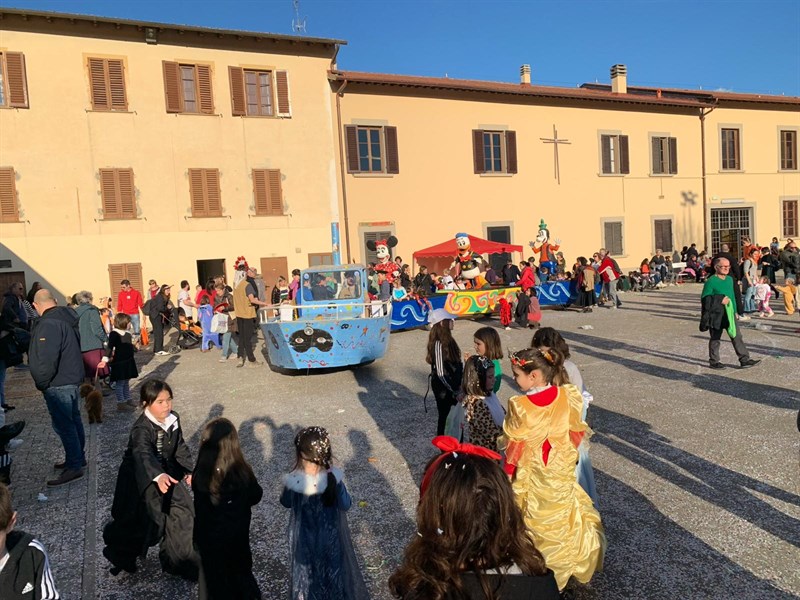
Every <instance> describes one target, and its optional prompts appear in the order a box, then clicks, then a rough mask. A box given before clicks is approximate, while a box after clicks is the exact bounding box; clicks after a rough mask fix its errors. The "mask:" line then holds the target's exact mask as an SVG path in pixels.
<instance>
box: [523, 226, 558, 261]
mask: <svg viewBox="0 0 800 600" xmlns="http://www.w3.org/2000/svg"><path fill="white" fill-rule="evenodd" d="M560 244H561V240H556V243H555V244H551V243H550V230H549V229H548V228H547V223H545V222H544V219H541V220H540V221H539V231H538V232H537V234H536V241H534V242H530V243H529V246H530V247H531V249H532V250H533V253H534V254H539V269H540V272H541V269H542V268H545V267H546V268H547V269H548V270H549V271H550V274H551V275H552V274H554V273H555V272H556V267H557V266H558V264H557V262H556V251H557V250H558V249H559V248H560V247H561V246H560Z"/></svg>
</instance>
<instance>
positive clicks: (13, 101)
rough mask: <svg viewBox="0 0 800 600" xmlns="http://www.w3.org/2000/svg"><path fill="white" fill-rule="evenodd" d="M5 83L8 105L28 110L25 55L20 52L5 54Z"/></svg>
mask: <svg viewBox="0 0 800 600" xmlns="http://www.w3.org/2000/svg"><path fill="white" fill-rule="evenodd" d="M5 58H6V82H7V85H8V105H9V106H11V107H14V108H28V78H27V75H26V74H25V55H24V54H22V52H6V53H5Z"/></svg>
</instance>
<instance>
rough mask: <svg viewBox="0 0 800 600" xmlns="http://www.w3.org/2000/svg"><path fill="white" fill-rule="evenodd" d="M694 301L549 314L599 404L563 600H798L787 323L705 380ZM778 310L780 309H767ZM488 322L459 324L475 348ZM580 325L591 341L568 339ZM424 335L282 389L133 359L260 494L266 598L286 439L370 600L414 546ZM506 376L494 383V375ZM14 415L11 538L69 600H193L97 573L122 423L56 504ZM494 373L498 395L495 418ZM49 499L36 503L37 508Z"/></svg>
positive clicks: (258, 532) (461, 337)
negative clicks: (348, 498) (222, 429)
mask: <svg viewBox="0 0 800 600" xmlns="http://www.w3.org/2000/svg"><path fill="white" fill-rule="evenodd" d="M698 296H699V287H695V286H692V285H685V286H681V287H677V288H668V289H665V290H662V291H659V292H650V293H645V294H631V293H628V294H625V295H624V296H623V297H622V299H623V302H624V306H623V308H622V309H621V310H618V311H611V310H605V309H596V310H595V312H594V313H592V314H580V313H577V312H572V311H546V312H545V316H544V320H543V322H544V324H546V325H551V326H553V327H556V328H557V329H559V330H560V331H562V333H563V334H564V336H565V337H566V338H567V340H568V342H569V343H570V346H571V349H572V352H573V359H574V360H575V362H576V363H577V364H578V365H579V366H580V368H581V370H582V371H583V375H584V379H585V381H586V383H587V386H588V388H589V390H590V391H591V392H592V393H593V394H594V396H595V403H594V404H593V405H592V407H591V409H590V412H589V421H590V424H591V425H592V427H593V428H594V430H595V437H594V438H593V446H592V460H593V463H594V468H595V475H596V478H597V487H598V490H599V493H600V503H601V505H600V511H601V514H602V517H603V522H604V525H605V528H606V533H607V536H608V552H607V555H606V561H605V568H604V571H603V572H602V573H599V574H597V575H596V576H595V578H594V579H593V580H592V582H591V583H590V584H589V585H587V586H575V592H576V597H578V598H603V599H606V598H610V599H615V598H689V597H692V598H720V599H722V598H730V597H735V598H748V599H750V598H752V599H759V600H761V599H766V598H796V597H798V594H800V571H798V569H797V565H798V564H800V484H799V483H798V481H799V478H798V449H799V444H798V440H799V439H800V435H799V434H798V431H797V426H796V416H797V412H798V408H800V392H798V390H797V387H798V378H799V377H800V335H798V334H797V333H796V330H797V329H798V328H800V319H798V315H794V316H793V317H787V316H786V315H782V314H778V315H776V316H775V317H774V318H773V319H770V320H765V321H764V323H767V324H768V325H770V326H772V329H771V330H770V331H763V330H756V329H754V328H753V325H754V323H755V322H756V320H755V319H754V320H753V321H751V322H750V323H748V324H743V325H747V326H748V327H747V328H746V329H745V330H744V339H745V342H746V343H747V345H748V347H749V348H750V350H751V352H752V354H753V356H754V357H756V358H762V359H763V362H762V363H761V364H760V365H758V366H757V367H755V368H753V369H749V370H739V369H737V368H735V366H734V365H735V364H736V360H735V356H734V354H733V350H732V348H731V345H730V344H729V343H727V342H725V341H723V355H722V356H723V362H725V363H726V364H727V365H728V366H729V368H728V369H726V370H723V371H710V370H709V369H708V368H707V362H706V357H707V342H708V337H707V334H702V333H700V332H699V331H698V328H697V321H698V316H699V302H698V300H699V299H698ZM778 310H780V309H778ZM486 324H489V325H492V326H496V327H499V325H498V323H497V321H496V320H485V321H468V320H464V321H459V322H458V323H457V324H456V330H455V335H456V338H457V340H458V342H459V343H460V345H461V347H462V349H471V345H472V332H473V331H474V330H475V329H476V328H477V327H480V326H483V325H486ZM583 325H591V326H592V327H593V329H581V328H580V326H583ZM500 334H501V338H502V340H503V343H504V347H505V348H522V347H525V346H526V345H527V343H528V341H529V339H530V332H528V331H524V330H521V329H512V330H511V331H504V330H502V329H500ZM426 339H427V333H426V332H425V331H420V330H418V331H408V332H402V333H397V334H393V335H392V338H391V342H390V349H389V353H388V355H387V356H386V357H385V358H384V359H383V360H380V361H377V362H375V363H373V364H372V365H368V366H364V367H361V368H357V369H353V370H340V371H335V372H327V373H312V374H311V375H305V374H303V375H296V376H287V375H282V374H278V373H274V372H272V371H270V370H269V369H268V368H267V367H266V366H265V367H261V368H260V369H258V370H251V369H237V368H236V367H235V361H233V360H231V361H229V362H228V363H226V364H221V363H218V362H217V358H218V355H217V353H215V352H213V353H209V354H201V353H200V352H199V351H198V350H190V351H184V352H182V353H181V354H179V355H173V356H169V357H164V358H156V357H153V356H152V354H151V353H150V352H142V353H140V354H139V359H140V360H141V361H142V362H141V369H140V370H141V372H142V376H143V377H146V376H161V377H167V378H168V380H169V381H170V383H171V384H172V386H173V388H174V389H175V392H176V396H175V410H176V411H177V412H179V413H180V415H181V420H182V423H183V428H184V433H185V436H186V438H187V440H188V443H189V445H190V447H191V448H192V449H193V451H196V448H197V444H198V439H199V433H200V430H201V428H202V426H203V424H204V423H205V422H206V421H207V420H208V419H209V418H210V417H213V416H217V415H224V416H226V417H228V418H230V419H231V420H232V421H234V422H235V423H236V424H237V425H238V427H239V428H240V436H241V439H242V442H243V445H244V450H245V455H246V456H247V457H248V459H249V460H250V461H251V463H252V465H253V467H254V469H255V472H256V475H257V476H258V478H259V480H260V482H261V484H262V486H263V487H264V490H265V495H264V499H263V501H262V502H261V503H260V504H259V505H258V506H257V507H256V508H255V510H254V514H253V526H252V546H253V552H254V559H255V565H256V576H257V578H258V580H259V583H260V585H261V589H262V591H263V592H264V598H270V599H271V598H283V597H285V595H286V592H287V543H286V525H287V521H288V514H287V511H286V510H285V509H283V508H282V507H281V506H280V505H279V503H278V501H277V499H278V495H279V493H280V489H281V480H280V477H281V475H282V474H283V473H285V472H286V471H288V470H290V468H291V464H292V461H293V456H292V453H293V448H292V438H293V435H294V433H295V431H296V430H297V429H298V428H299V427H301V426H306V425H311V424H318V425H323V426H325V427H327V428H328V430H329V431H330V432H331V434H332V442H333V450H334V453H335V455H336V458H337V459H338V461H339V463H340V464H341V465H342V467H343V468H344V471H345V474H346V481H347V483H348V487H349V489H350V491H351V493H352V495H353V498H354V504H353V508H352V509H351V510H350V512H349V520H350V527H351V530H352V534H353V536H354V538H355V540H354V541H355V547H356V548H357V552H358V554H359V559H360V561H361V563H362V567H363V571H364V575H365V577H366V579H367V580H368V583H369V586H370V590H371V593H372V596H373V598H378V599H383V598H388V597H389V594H388V591H387V588H386V580H387V578H388V577H389V575H390V574H391V572H392V571H393V569H394V567H395V566H396V565H397V563H398V561H399V559H400V557H401V555H402V550H403V548H404V546H405V544H406V543H407V541H408V540H409V539H410V538H411V536H412V535H414V532H415V527H414V511H415V507H416V502H417V498H418V492H417V484H418V481H419V479H420V477H421V472H422V469H423V467H424V465H425V463H426V462H427V460H428V459H429V458H430V457H431V456H432V455H433V454H434V449H433V447H432V446H431V445H430V438H431V437H432V436H433V435H434V433H435V419H436V415H435V407H434V406H433V405H432V404H431V403H429V412H428V413H427V414H426V413H425V412H424V410H423V406H422V396H423V395H424V394H425V388H426V378H427V373H428V367H427V365H426V364H425V362H424V354H425V342H426ZM504 367H505V368H506V370H509V369H508V364H507V362H506V363H505V365H504ZM6 385H7V390H8V396H9V402H10V403H12V404H16V405H17V407H18V409H17V410H16V411H14V412H12V413H9V421H13V420H16V419H19V418H24V419H25V420H26V421H27V423H28V425H27V427H26V429H25V431H24V432H23V434H22V435H21V437H22V438H23V439H24V443H23V445H22V446H20V447H19V448H18V449H17V450H15V451H14V459H15V462H14V465H13V472H12V479H13V485H12V492H13V497H14V503H15V506H16V508H17V510H18V511H19V514H20V527H21V528H23V529H25V530H28V531H30V532H32V533H34V534H35V535H36V536H38V537H39V538H40V539H41V540H42V541H43V542H44V543H45V545H46V546H47V548H48V550H49V553H50V559H51V563H52V565H53V569H54V572H55V577H56V581H57V582H58V585H59V588H60V590H61V592H62V593H63V595H64V597H65V598H92V597H98V598H108V599H116V598H119V599H122V598H136V597H147V598H170V599H172V598H192V597H195V596H196V591H195V590H196V588H195V586H194V585H191V584H188V583H185V582H183V581H181V580H178V579H176V578H173V577H169V576H162V575H161V574H160V569H159V566H158V557H157V551H156V549H151V551H150V553H149V554H148V556H147V560H146V562H145V564H144V565H143V566H142V568H141V569H140V571H139V572H138V573H137V574H135V575H124V574H123V575H120V576H118V577H112V576H111V575H110V574H109V572H108V563H107V562H106V561H105V559H104V558H103V557H102V554H101V549H102V535H101V530H102V526H103V524H104V523H105V522H106V521H107V519H108V518H109V511H110V505H111V499H112V494H113V490H114V482H115V478H116V472H117V469H118V467H119V462H120V458H121V455H122V451H123V449H124V447H125V444H126V442H127V436H128V431H129V428H130V426H131V424H132V422H133V420H134V418H135V417H134V415H132V414H121V413H117V412H116V411H114V405H113V400H112V399H110V398H109V399H106V401H105V406H106V409H107V414H106V418H105V420H104V423H103V424H101V425H92V426H88V427H87V436H88V437H87V440H88V441H87V446H88V450H89V468H88V474H87V477H85V478H84V479H83V480H81V481H78V482H75V483H72V484H70V485H68V486H65V487H62V488H58V489H48V488H46V487H45V481H46V480H47V479H48V478H50V477H51V476H52V475H53V474H54V473H53V471H52V463H54V462H57V461H59V460H61V459H62V457H63V456H62V453H61V452H62V451H61V446H60V443H59V441H58V439H57V437H56V436H55V434H54V433H53V431H52V428H51V427H50V422H49V417H48V416H47V412H46V409H45V406H44V402H43V400H42V398H41V396H40V395H39V394H37V393H36V391H35V389H34V387H33V385H32V383H31V381H30V377H29V374H28V373H27V372H25V371H19V370H16V369H12V370H9V372H8V379H7V384H6ZM512 386H513V381H511V380H510V379H509V378H508V377H507V375H506V376H505V377H504V383H503V387H502V388H501V390H500V393H499V396H500V397H501V399H502V400H506V399H507V398H508V397H509V396H510V395H512V393H515V391H514V390H513V387H512ZM39 493H43V494H45V495H46V496H47V500H46V501H39V500H38V499H37V497H38V494H39Z"/></svg>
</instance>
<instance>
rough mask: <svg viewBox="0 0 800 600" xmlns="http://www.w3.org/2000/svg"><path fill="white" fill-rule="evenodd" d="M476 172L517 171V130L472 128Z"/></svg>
mask: <svg viewBox="0 0 800 600" xmlns="http://www.w3.org/2000/svg"><path fill="white" fill-rule="evenodd" d="M472 151H473V158H474V163H475V173H516V172H517V134H516V132H515V131H486V130H483V129H473V130H472Z"/></svg>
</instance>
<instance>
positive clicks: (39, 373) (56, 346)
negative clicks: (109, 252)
mask: <svg viewBox="0 0 800 600" xmlns="http://www.w3.org/2000/svg"><path fill="white" fill-rule="evenodd" d="M33 306H34V308H36V311H37V312H38V313H39V314H40V315H41V318H40V319H39V320H38V321H37V322H36V325H35V326H34V329H33V331H32V332H31V345H30V350H29V353H28V355H29V359H30V360H29V362H30V368H31V375H32V376H33V381H34V383H35V384H36V388H37V389H38V390H40V391H41V392H42V394H43V395H44V400H45V403H46V404H47V410H48V411H49V412H50V417H51V419H52V421H53V429H54V430H55V432H56V434H57V435H58V437H60V438H61V443H62V444H64V454H65V459H64V462H63V463H58V464H56V465H55V467H56V468H57V469H59V468H60V469H64V471H63V472H62V473H61V475H60V476H59V477H57V478H56V479H52V480H50V481H48V482H47V485H48V486H50V487H55V486H59V485H64V484H65V483H69V482H70V481H74V480H75V479H80V478H81V477H83V467H84V465H85V464H86V458H85V455H84V446H85V443H86V438H85V434H84V431H83V421H82V420H81V412H80V408H79V406H78V386H79V385H80V384H81V382H82V381H83V359H82V357H81V344H80V339H79V337H78V317H77V316H76V315H75V312H74V311H72V310H70V309H69V308H66V307H63V306H56V301H55V300H54V299H53V295H52V294H51V293H50V291H49V290H45V289H42V290H39V291H38V292H36V295H35V296H34V297H33Z"/></svg>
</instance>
